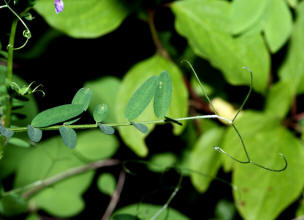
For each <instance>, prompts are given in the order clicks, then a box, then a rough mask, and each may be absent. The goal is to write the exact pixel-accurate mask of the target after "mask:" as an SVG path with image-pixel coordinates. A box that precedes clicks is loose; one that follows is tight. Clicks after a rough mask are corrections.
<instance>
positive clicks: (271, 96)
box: [265, 81, 293, 118]
mask: <svg viewBox="0 0 304 220" xmlns="http://www.w3.org/2000/svg"><path fill="white" fill-rule="evenodd" d="M292 98H293V93H292V87H291V82H287V81H286V82H282V81H279V82H278V83H276V84H274V85H272V86H271V88H270V90H269V93H268V95H267V100H266V107H265V110H266V112H268V113H269V114H272V115H274V116H278V117H279V118H283V117H284V116H285V115H286V114H287V113H288V111H289V107H290V105H291V101H292Z"/></svg>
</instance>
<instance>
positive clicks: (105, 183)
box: [97, 173, 116, 196]
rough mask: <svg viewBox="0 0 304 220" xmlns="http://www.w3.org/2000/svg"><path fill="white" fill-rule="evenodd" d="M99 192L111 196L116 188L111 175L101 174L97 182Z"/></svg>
mask: <svg viewBox="0 0 304 220" xmlns="http://www.w3.org/2000/svg"><path fill="white" fill-rule="evenodd" d="M97 186H98V189H99V190H100V192H102V193H104V194H106V195H108V196H112V195H113V193H114V191H115V188H116V180H115V178H114V176H113V175H112V174H111V173H102V174H101V175H100V176H99V177H98V180H97Z"/></svg>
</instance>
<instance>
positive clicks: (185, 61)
mask: <svg viewBox="0 0 304 220" xmlns="http://www.w3.org/2000/svg"><path fill="white" fill-rule="evenodd" d="M181 62H182V63H187V64H188V66H189V67H190V69H191V71H192V72H193V74H194V75H195V77H196V80H197V82H198V84H199V86H200V88H201V90H202V92H203V94H204V96H205V97H206V99H207V101H208V103H209V104H210V106H211V108H212V111H213V112H214V113H215V114H216V115H218V114H217V112H216V110H215V107H214V106H213V104H212V103H211V100H210V98H209V96H208V94H207V92H206V90H205V88H204V86H203V84H202V83H201V81H200V79H199V78H198V75H197V73H196V71H195V70H194V68H193V66H192V64H191V63H190V62H189V61H188V60H182V61H181Z"/></svg>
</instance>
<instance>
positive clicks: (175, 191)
mask: <svg viewBox="0 0 304 220" xmlns="http://www.w3.org/2000/svg"><path fill="white" fill-rule="evenodd" d="M182 180H183V174H182V172H181V173H180V177H179V180H178V183H177V185H176V187H175V189H174V191H173V192H172V194H171V195H170V197H169V199H168V200H167V202H166V203H165V204H164V205H163V207H162V208H161V209H160V210H158V211H157V212H156V213H155V214H154V215H153V216H152V218H151V219H150V220H155V219H156V218H157V217H158V216H159V215H160V214H161V213H162V212H163V211H165V210H166V209H167V208H168V206H169V204H170V203H171V201H172V200H173V198H174V197H175V196H176V194H177V192H178V191H179V190H180V188H181V184H182Z"/></svg>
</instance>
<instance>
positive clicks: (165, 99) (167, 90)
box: [154, 71, 172, 118]
mask: <svg viewBox="0 0 304 220" xmlns="http://www.w3.org/2000/svg"><path fill="white" fill-rule="evenodd" d="M171 97H172V80H171V77H170V74H169V73H168V72H167V71H164V72H162V73H161V74H160V76H159V80H158V85H157V89H156V92H155V96H154V113H155V115H156V116H157V117H158V118H163V117H164V116H165V115H166V114H167V112H168V110H169V107H170V103H171Z"/></svg>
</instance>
